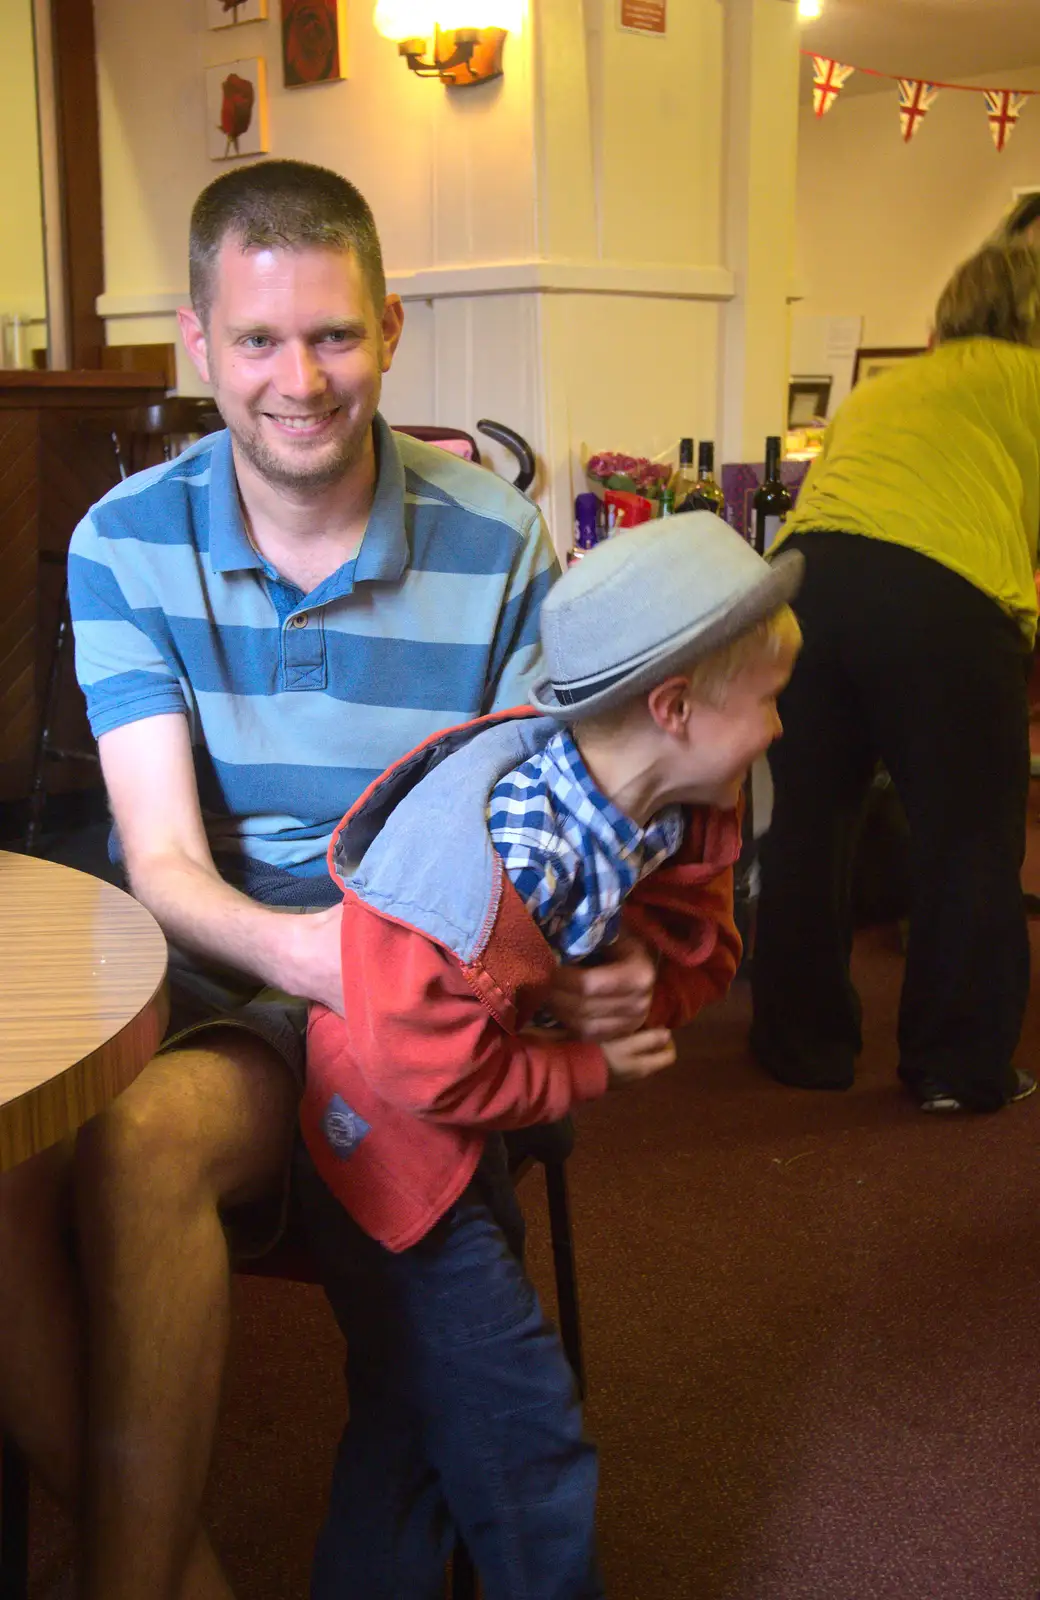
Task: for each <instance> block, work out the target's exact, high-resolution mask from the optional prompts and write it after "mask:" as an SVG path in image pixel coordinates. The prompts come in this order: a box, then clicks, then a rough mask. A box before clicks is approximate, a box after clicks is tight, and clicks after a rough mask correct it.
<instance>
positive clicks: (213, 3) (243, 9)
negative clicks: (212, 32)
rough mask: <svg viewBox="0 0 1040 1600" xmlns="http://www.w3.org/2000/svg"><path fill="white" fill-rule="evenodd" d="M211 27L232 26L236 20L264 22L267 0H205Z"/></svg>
mask: <svg viewBox="0 0 1040 1600" xmlns="http://www.w3.org/2000/svg"><path fill="white" fill-rule="evenodd" d="M206 21H207V23H208V25H209V26H210V27H211V28H233V27H234V26H235V23H236V22H266V21H267V0H206Z"/></svg>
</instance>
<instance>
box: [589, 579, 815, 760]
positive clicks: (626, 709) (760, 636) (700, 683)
mask: <svg viewBox="0 0 1040 1600" xmlns="http://www.w3.org/2000/svg"><path fill="white" fill-rule="evenodd" d="M801 644H802V630H801V628H800V627H799V626H798V618H797V617H796V616H795V614H794V612H793V611H792V610H791V607H790V606H788V605H783V606H780V607H779V608H778V609H777V610H776V611H773V612H771V613H770V614H769V616H768V617H763V618H762V620H761V621H760V622H756V623H755V625H754V627H753V628H748V630H747V632H746V633H741V634H738V635H737V637H736V638H735V639H731V640H730V642H729V644H724V645H723V646H722V648H721V649H719V650H714V651H712V653H711V655H707V656H705V657H704V658H703V660H701V661H697V662H695V663H694V665H693V666H692V667H690V669H689V672H688V682H689V685H690V693H691V694H692V695H693V696H694V697H695V698H696V699H697V700H700V701H702V702H703V703H705V704H706V705H711V706H715V707H719V706H722V705H723V704H724V703H725V700H726V695H727V693H728V692H729V687H730V685H731V683H732V682H733V680H734V678H737V677H739V675H740V674H741V673H742V672H743V671H745V669H746V668H748V667H751V666H755V665H757V664H758V663H759V662H766V661H779V660H780V657H781V656H782V655H783V654H784V652H785V651H789V652H790V653H791V654H792V655H797V653H798V651H799V650H800V649H801ZM669 676H670V677H677V676H679V674H678V673H670V674H669ZM648 693H649V690H647V691H640V692H639V693H638V694H635V695H633V696H632V698H631V700H626V701H625V702H624V703H623V704H622V705H619V706H612V707H611V708H610V709H609V710H608V711H601V712H599V713H598V714H594V715H592V716H591V717H583V718H582V720H581V722H579V723H578V727H579V728H580V729H581V731H582V732H583V733H586V734H589V733H591V734H592V736H593V737H594V738H595V737H597V736H600V737H602V736H606V735H611V734H614V733H618V732H620V730H621V729H622V728H624V727H626V726H627V725H628V724H629V723H630V722H632V720H633V719H634V718H639V717H642V716H644V715H648V714H649V713H648V712H647V709H646V700H647V694H648Z"/></svg>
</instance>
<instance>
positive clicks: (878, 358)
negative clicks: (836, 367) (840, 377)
mask: <svg viewBox="0 0 1040 1600" xmlns="http://www.w3.org/2000/svg"><path fill="white" fill-rule="evenodd" d="M924 353H925V347H924V345H903V346H899V347H896V348H895V349H888V350H857V351H856V365H855V366H854V367H853V369H852V386H853V388H855V386H856V384H857V383H862V382H863V379H864V378H876V377H877V376H878V374H879V373H881V372H888V371H889V369H890V368H891V367H898V365H899V363H900V362H901V361H909V360H910V358H911V356H923V355H924Z"/></svg>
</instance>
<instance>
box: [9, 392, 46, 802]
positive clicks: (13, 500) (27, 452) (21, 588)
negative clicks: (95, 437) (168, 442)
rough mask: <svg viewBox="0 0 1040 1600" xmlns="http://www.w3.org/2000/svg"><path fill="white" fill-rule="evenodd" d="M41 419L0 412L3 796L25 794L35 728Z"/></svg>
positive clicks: (23, 414) (30, 414)
mask: <svg viewBox="0 0 1040 1600" xmlns="http://www.w3.org/2000/svg"><path fill="white" fill-rule="evenodd" d="M37 466H38V456H37V422H36V417H35V416H34V415H33V413H32V412H28V413H26V412H22V413H18V412H7V413H0V573H2V575H3V577H2V582H0V596H2V599H0V799H9V798H12V797H15V796H18V795H21V794H24V793H25V792H26V787H27V784H28V777H29V764H30V755H31V750H32V741H33V734H34V730H35V727H36V676H35V674H36V548H37V511H38V497H37V488H38V473H37Z"/></svg>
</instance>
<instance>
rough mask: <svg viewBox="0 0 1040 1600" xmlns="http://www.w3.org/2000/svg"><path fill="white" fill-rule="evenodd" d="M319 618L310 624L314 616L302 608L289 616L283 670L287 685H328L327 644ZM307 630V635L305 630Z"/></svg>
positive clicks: (295, 687) (303, 686) (300, 686)
mask: <svg viewBox="0 0 1040 1600" xmlns="http://www.w3.org/2000/svg"><path fill="white" fill-rule="evenodd" d="M315 616H316V617H318V618H319V620H318V621H317V622H316V623H315V626H314V627H313V628H311V627H310V622H311V620H312V619H311V616H310V613H309V612H307V611H298V612H296V613H295V615H293V616H291V617H287V618H286V621H285V626H284V629H283V633H282V673H283V682H284V685H285V687H286V688H287V689H324V688H325V686H326V668H325V645H324V635H323V630H322V627H321V622H320V614H319V613H317V612H316V613H315ZM304 630H306V631H307V635H308V636H307V638H306V639H304V638H303V637H302V634H303V632H304Z"/></svg>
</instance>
